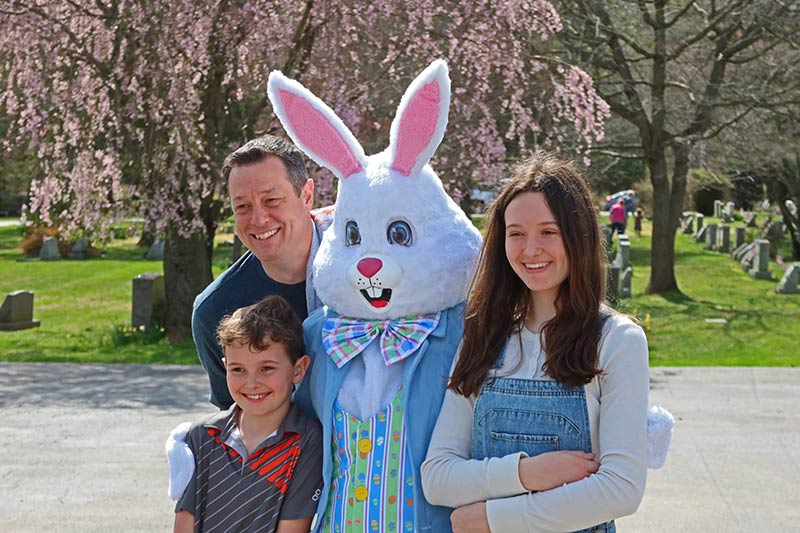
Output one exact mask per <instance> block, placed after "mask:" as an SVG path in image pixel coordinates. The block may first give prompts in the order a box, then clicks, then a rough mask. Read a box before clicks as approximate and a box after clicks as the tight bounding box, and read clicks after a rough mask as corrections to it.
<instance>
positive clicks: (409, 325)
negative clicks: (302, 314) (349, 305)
mask: <svg viewBox="0 0 800 533" xmlns="http://www.w3.org/2000/svg"><path fill="white" fill-rule="evenodd" d="M440 317H441V313H440V312H438V313H432V314H429V315H420V316H417V317H414V318H405V319H397V320H391V319H390V320H361V319H358V318H348V317H343V316H339V315H334V316H332V317H329V318H328V319H327V320H325V323H324V324H323V325H322V345H323V346H324V347H325V351H326V352H328V355H329V356H330V357H331V359H333V362H334V363H336V366H337V367H338V368H342V367H343V366H344V365H345V364H346V363H347V362H348V361H350V360H351V359H353V358H354V357H355V356H357V355H358V354H360V353H361V352H362V351H364V349H365V348H366V347H367V346H368V345H369V343H370V342H372V341H373V340H374V339H375V338H376V337H377V336H378V335H380V338H381V355H383V360H384V361H385V362H386V366H389V365H392V364H394V363H397V362H398V361H402V360H403V359H405V358H406V357H408V356H410V355H411V354H413V353H414V352H415V351H417V350H418V349H419V347H420V346H422V342H423V341H424V340H425V339H426V338H428V335H430V334H431V332H432V331H433V330H434V329H436V326H437V325H438V324H439V318H440Z"/></svg>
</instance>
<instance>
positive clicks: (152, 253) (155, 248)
mask: <svg viewBox="0 0 800 533" xmlns="http://www.w3.org/2000/svg"><path fill="white" fill-rule="evenodd" d="M144 258H145V259H147V260H148V261H163V260H164V240H163V239H158V240H156V242H154V243H153V245H152V246H150V249H149V250H147V254H146V255H145V256H144Z"/></svg>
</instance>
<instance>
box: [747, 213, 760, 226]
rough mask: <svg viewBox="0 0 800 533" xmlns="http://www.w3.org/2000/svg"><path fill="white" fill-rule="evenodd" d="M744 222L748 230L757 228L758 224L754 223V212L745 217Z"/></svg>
mask: <svg viewBox="0 0 800 533" xmlns="http://www.w3.org/2000/svg"><path fill="white" fill-rule="evenodd" d="M744 221H745V224H746V225H747V227H748V228H757V227H758V222H757V221H756V213H755V212H751V213H750V214H749V215H747V217H745V219H744Z"/></svg>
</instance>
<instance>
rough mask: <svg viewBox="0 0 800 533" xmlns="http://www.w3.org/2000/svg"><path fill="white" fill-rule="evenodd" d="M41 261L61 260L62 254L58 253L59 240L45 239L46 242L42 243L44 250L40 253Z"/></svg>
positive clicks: (53, 238)
mask: <svg viewBox="0 0 800 533" xmlns="http://www.w3.org/2000/svg"><path fill="white" fill-rule="evenodd" d="M39 259H41V260H42V261H56V260H58V259H61V253H60V252H59V251H58V239H57V238H55V237H45V238H44V241H42V249H41V250H40V251H39Z"/></svg>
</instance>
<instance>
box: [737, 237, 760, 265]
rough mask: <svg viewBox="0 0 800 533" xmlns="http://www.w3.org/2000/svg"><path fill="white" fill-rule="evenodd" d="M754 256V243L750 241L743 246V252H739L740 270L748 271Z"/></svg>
mask: <svg viewBox="0 0 800 533" xmlns="http://www.w3.org/2000/svg"><path fill="white" fill-rule="evenodd" d="M755 256H756V243H755V242H751V243H750V244H748V245H747V246H745V248H744V252H743V253H742V254H741V259H739V264H740V265H741V266H742V270H744V271H745V272H749V271H750V269H751V268H752V267H753V260H754V258H755Z"/></svg>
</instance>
